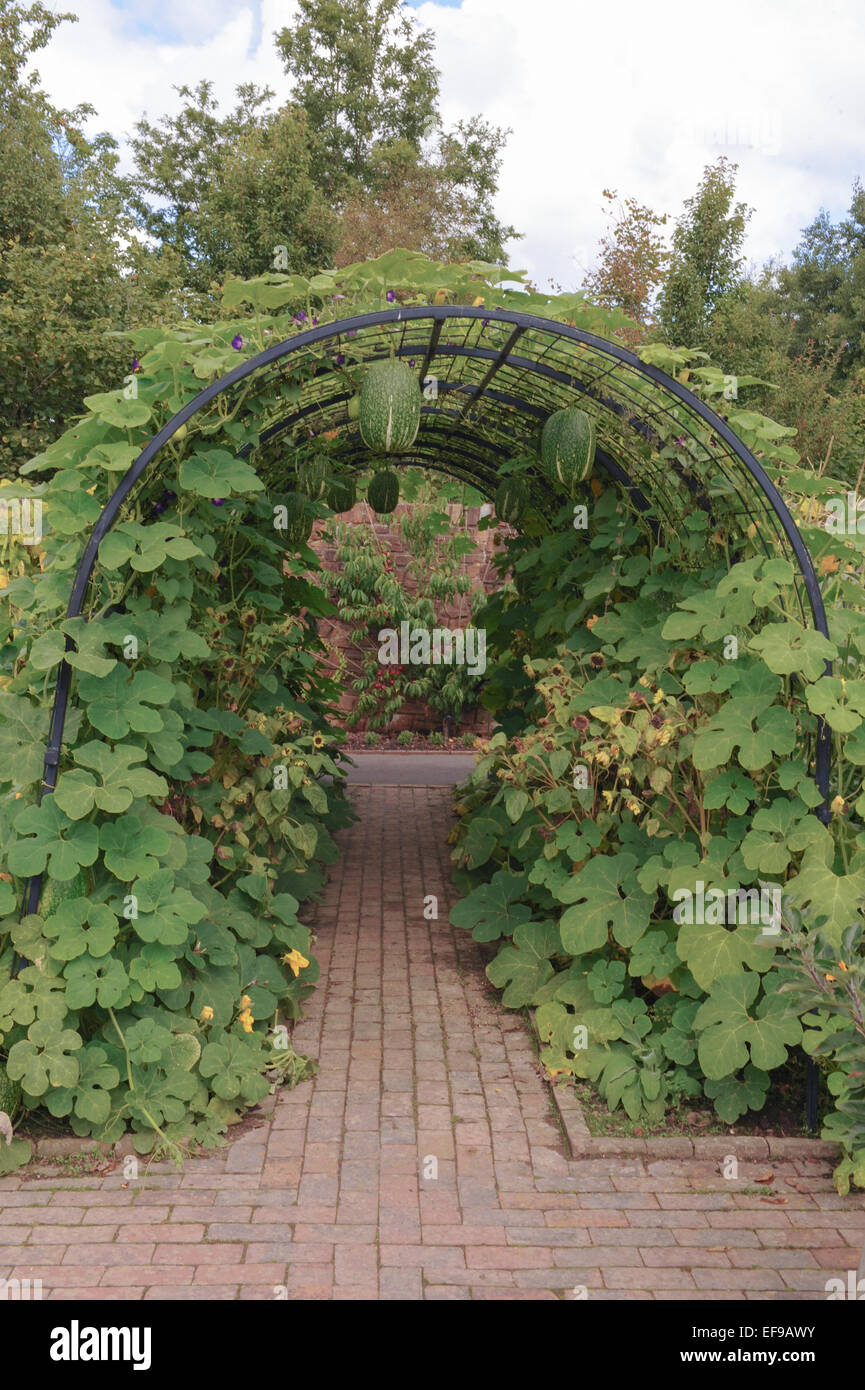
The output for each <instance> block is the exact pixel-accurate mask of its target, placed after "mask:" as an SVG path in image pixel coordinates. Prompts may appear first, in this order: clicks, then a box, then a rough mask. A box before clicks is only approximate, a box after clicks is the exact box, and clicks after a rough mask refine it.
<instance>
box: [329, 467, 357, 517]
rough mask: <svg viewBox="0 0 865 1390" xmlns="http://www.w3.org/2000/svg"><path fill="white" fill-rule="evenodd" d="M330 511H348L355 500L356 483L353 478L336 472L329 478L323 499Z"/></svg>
mask: <svg viewBox="0 0 865 1390" xmlns="http://www.w3.org/2000/svg"><path fill="white" fill-rule="evenodd" d="M325 500H326V501H327V505H328V506H329V507H330V509H331V511H332V512H350V511H351V509H352V507H353V506H354V504H355V502H356V501H357V484H356V482H355V481H354V478H346V477H345V475H344V474H341V473H340V474H337V475H336V476H335V477H333V478H331V480H330V483H329V485H328V489H327V497H326V499H325Z"/></svg>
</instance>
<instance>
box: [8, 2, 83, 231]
mask: <svg viewBox="0 0 865 1390" xmlns="http://www.w3.org/2000/svg"><path fill="white" fill-rule="evenodd" d="M67 20H68V21H72V22H73V23H74V22H75V15H72V14H52V13H51V12H50V11H49V10H46V9H45V8H44V7H43V6H42V5H40V4H33V5H30V6H26V7H25V6H24V5H21V4H19V3H18V2H17V0H0V241H4V242H7V243H8V242H14V241H19V242H23V243H25V244H32V243H34V242H38V241H39V240H40V239H41V238H42V237H43V235H44V234H45V233H46V232H47V231H50V230H56V229H57V228H58V227H59V225H60V221H61V209H62V204H63V188H64V168H63V163H62V160H61V157H60V152H59V148H58V142H59V141H60V139H61V138H62V137H65V143H66V147H67V150H69V149H71V144H70V142H71V141H73V140H74V141H75V142H76V143H79V142H80V139H81V137H80V136H79V135H78V133H77V131H76V129H75V126H76V123H77V121H78V119H79V118H80V117H82V116H84V115H86V114H89V113H90V111H91V110H92V108H91V107H89V106H80V107H78V109H77V110H76V111H74V112H66V111H59V110H56V109H55V108H54V107H53V106H52V105H51V104H50V102H49V101H48V98H47V97H46V95H45V93H44V92H43V91H42V89H41V87H40V85H39V74H38V72H36V71H31V72H30V73H29V75H25V69H26V68H27V66H28V64H29V63H30V61H31V59H32V58H33V56H34V54H36V53H38V52H39V50H40V49H42V48H45V47H46V45H47V44H48V43H49V42H50V40H51V36H52V34H53V33H54V30H55V29H56V28H57V27H58V26H59V25H60V24H62V23H64V22H65V21H67Z"/></svg>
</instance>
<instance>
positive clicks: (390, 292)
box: [385, 290, 396, 304]
mask: <svg viewBox="0 0 865 1390" xmlns="http://www.w3.org/2000/svg"><path fill="white" fill-rule="evenodd" d="M385 299H386V300H387V302H388V304H393V302H394V300H395V299H396V294H395V292H394V291H393V290H388V292H387V294H386V295H385Z"/></svg>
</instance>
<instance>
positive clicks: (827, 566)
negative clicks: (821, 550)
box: [817, 555, 841, 574]
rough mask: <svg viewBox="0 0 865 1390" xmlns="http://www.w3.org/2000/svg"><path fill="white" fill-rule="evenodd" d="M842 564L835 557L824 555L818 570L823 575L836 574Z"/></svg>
mask: <svg viewBox="0 0 865 1390" xmlns="http://www.w3.org/2000/svg"><path fill="white" fill-rule="evenodd" d="M840 563H841V561H840V560H838V559H836V557H835V556H834V555H824V556H823V559H822V560H821V561H820V563H819V565H818V566H817V568H818V570H819V571H820V573H821V574H834V572H835V570H836V569H837V568H838V566H839V565H840Z"/></svg>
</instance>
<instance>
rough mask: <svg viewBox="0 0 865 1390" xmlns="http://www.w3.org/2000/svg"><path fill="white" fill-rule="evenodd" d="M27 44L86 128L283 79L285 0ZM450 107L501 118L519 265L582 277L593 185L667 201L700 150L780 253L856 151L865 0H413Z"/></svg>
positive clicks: (841, 197) (754, 235)
mask: <svg viewBox="0 0 865 1390" xmlns="http://www.w3.org/2000/svg"><path fill="white" fill-rule="evenodd" d="M75 8H76V9H77V11H78V14H79V16H80V22H79V23H78V24H77V25H69V26H63V28H62V29H61V30H60V31H59V32H58V34H57V36H56V38H55V40H54V41H53V43H52V45H51V46H50V47H49V49H48V50H47V51H46V52H44V53H43V54H41V55H40V61H39V64H38V66H39V68H40V71H41V73H42V76H43V80H44V82H45V85H46V87H47V88H48V90H49V91H50V93H51V95H52V97H53V98H54V100H55V101H57V102H58V103H59V104H61V105H66V106H71V105H74V104H76V103H77V102H79V101H83V100H88V101H91V102H92V103H93V105H94V106H95V107H96V108H97V111H98V113H99V117H98V119H97V120H96V121H95V122H94V123H93V128H94V129H108V130H111V131H112V133H114V134H117V135H123V134H124V133H128V132H129V131H130V130H131V128H132V126H133V124H134V122H135V120H136V119H138V117H139V116H140V115H141V114H142V112H143V111H144V110H145V109H146V110H147V112H148V114H149V116H150V118H151V119H154V118H155V117H156V116H158V115H159V114H161V113H162V112H163V111H165V110H167V109H172V108H174V107H176V104H177V98H176V96H175V95H174V93H173V92H172V90H171V88H172V86H173V85H176V84H179V83H181V82H186V83H189V84H194V83H195V82H197V81H198V80H200V79H201V78H202V77H207V78H210V79H211V80H212V81H213V83H214V87H215V91H216V95H217V96H218V97H219V98H220V99H221V100H223V101H226V102H228V101H230V100H231V98H232V96H233V90H234V87H235V86H236V85H237V84H238V83H240V82H249V81H254V82H257V83H258V84H259V85H262V86H264V85H268V86H271V87H273V88H275V89H276V91H277V93H278V94H279V95H280V96H281V97H284V96H285V95H287V92H288V85H287V81H286V78H285V76H284V74H283V72H282V67H281V63H280V61H279V59H278V57H277V54H276V52H275V50H274V46H273V37H272V36H273V32H274V30H277V29H279V28H281V27H282V26H283V25H285V24H286V23H288V22H290V20H291V17H292V14H293V13H294V11H295V3H294V0H248V3H247V4H246V5H244V7H243V8H241V9H240V10H238V9H236V8H235V7H234V6H233V5H231V4H229V3H228V0H206V2H205V0H181V3H179V4H177V5H171V6H169V5H168V0H157V3H156V5H155V6H154V5H151V6H150V7H149V9H148V11H147V14H146V17H142V16H141V15H140V13H139V12H138V11H129V12H125V11H123V10H121V9H119V8H118V7H116V6H115V5H112V4H111V3H109V0H78V3H77V5H76V6H75ZM414 12H415V14H416V15H417V17H418V19H419V20H420V21H421V22H422V23H423V24H425V25H428V26H429V27H430V28H431V29H432V30H433V31H434V32H435V35H436V41H437V65H438V67H439V68H440V69H441V73H442V79H441V86H442V110H443V116H444V119H445V122H446V123H450V122H452V121H454V120H456V119H458V118H460V117H465V116H468V115H471V114H473V113H475V112H482V113H483V114H484V116H485V117H486V118H487V119H488V120H491V121H493V122H494V123H496V124H499V125H504V126H510V127H512V129H513V134H512V136H511V138H510V141H509V143H508V146H507V149H506V152H505V158H504V163H503V167H502V176H501V188H500V195H499V199H498V209H497V210H498V213H499V215H500V217H502V219H503V220H504V221H506V222H512V223H513V224H514V225H516V226H517V227H519V228H520V230H521V231H523V232H524V233H525V239H524V240H523V241H522V242H518V243H517V244H516V245H515V246H514V248H513V255H512V260H513V263H514V264H518V265H521V266H525V267H526V268H527V269H528V270H529V271H531V273H532V274H533V275H534V276H536V277H537V279H538V281H539V282H540V283H542V284H543V283H545V282H546V281H547V279H548V278H549V277H550V276H552V277H553V278H554V279H556V280H557V281H559V282H561V283H562V284H564V285H565V287H573V286H575V285H576V284H578V283H579V280H580V278H581V274H582V270H583V269H585V268H586V266H587V265H588V264H589V263H590V262H591V260H592V259H593V256H594V248H595V247H596V245H597V241H598V237H599V236H600V234H601V233H602V230H603V225H604V221H603V216H602V211H601V203H602V199H601V189H602V188H604V187H613V188H617V189H618V190H619V192H620V194H627V195H631V196H634V197H636V198H638V199H639V200H640V201H641V202H644V203H647V204H648V205H649V206H651V207H653V208H655V209H656V210H657V211H659V212H668V213H671V214H673V215H674V216H675V215H677V214H678V213H679V212H680V211H681V207H682V202H683V200H684V199H685V198H686V197H688V196H690V194H691V193H693V191H694V188H695V187H696V184H697V181H698V179H699V177H700V174H701V171H702V169H703V167H704V165H705V164H706V163H708V162H710V161H712V160H714V159H715V158H716V157H717V155H719V154H721V153H728V154H729V155H730V156H731V157H732V158H733V159H735V160H736V161H738V163H739V166H740V169H739V197H740V198H741V199H744V201H746V202H747V203H749V204H751V205H752V206H754V207H755V209H756V211H755V214H754V217H753V219H752V222H751V224H750V228H749V235H748V244H747V248H746V249H747V253H748V255H749V257H750V258H751V259H752V260H754V261H755V262H762V261H763V260H765V259H766V258H767V257H769V256H771V255H773V254H775V253H778V252H782V253H787V254H788V253H789V252H790V250H791V249H792V247H793V246H794V245H795V244H796V242H797V241H798V238H799V231H800V229H801V228H802V227H804V226H806V225H807V224H808V223H809V222H810V221H811V220H812V218H813V217H814V215H815V213H816V212H817V210H818V209H819V207H820V206H821V205H822V206H826V207H828V208H829V210H830V211H831V212H832V214H833V215H835V216H837V215H839V214H840V213H842V212H843V211H844V210H845V209H846V207H847V205H848V202H849V197H850V190H851V187H852V183H853V180H854V178H855V177H856V175H857V174H859V173H860V172H863V173H865V170H863V169H862V162H861V161H862V149H863V129H865V86H863V84H862V82H861V75H860V69H861V59H862V53H863V42H862V40H863V37H865V8H863V7H862V6H861V4H860V0H834V3H833V0H824V3H822V4H821V5H820V6H816V5H813V4H812V3H811V0H760V3H756V4H755V3H754V0H725V4H724V5H723V7H706V6H699V5H696V4H693V3H690V2H689V3H687V4H686V3H683V2H680V0H655V3H654V4H652V5H646V4H645V3H644V0H618V3H616V4H607V5H598V4H597V3H596V0H592V3H591V4H589V3H586V0H528V2H527V0H463V3H462V5H461V6H459V7H454V6H449V5H440V4H435V3H432V0H425V3H421V4H419V5H417V6H416V7H415V10H414Z"/></svg>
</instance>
